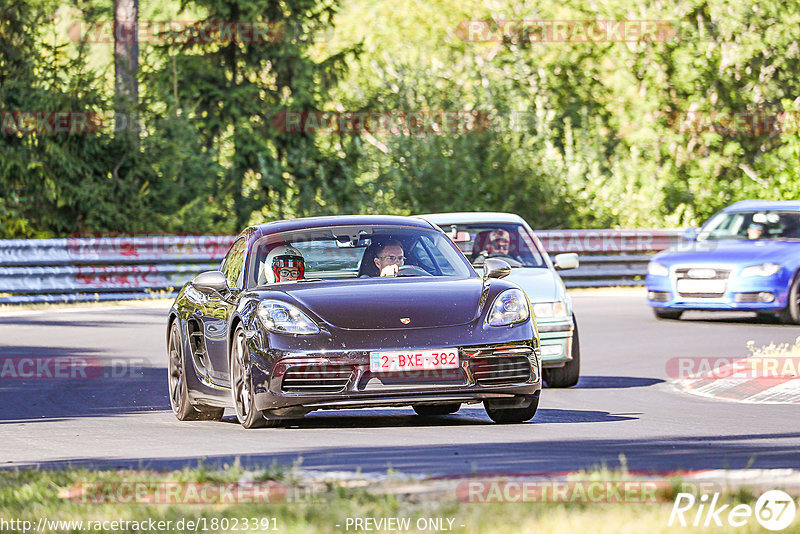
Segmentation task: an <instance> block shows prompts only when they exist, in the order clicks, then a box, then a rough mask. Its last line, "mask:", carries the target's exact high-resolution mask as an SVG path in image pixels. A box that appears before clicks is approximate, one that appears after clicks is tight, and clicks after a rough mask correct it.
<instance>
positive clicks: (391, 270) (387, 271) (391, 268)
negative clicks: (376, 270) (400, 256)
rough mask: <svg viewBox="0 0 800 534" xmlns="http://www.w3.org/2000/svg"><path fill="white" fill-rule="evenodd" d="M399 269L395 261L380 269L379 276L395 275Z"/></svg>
mask: <svg viewBox="0 0 800 534" xmlns="http://www.w3.org/2000/svg"><path fill="white" fill-rule="evenodd" d="M399 270H400V267H399V266H398V265H397V264H396V263H392V264H391V265H387V266H386V267H384V268H383V269H381V276H397V272H398V271H399Z"/></svg>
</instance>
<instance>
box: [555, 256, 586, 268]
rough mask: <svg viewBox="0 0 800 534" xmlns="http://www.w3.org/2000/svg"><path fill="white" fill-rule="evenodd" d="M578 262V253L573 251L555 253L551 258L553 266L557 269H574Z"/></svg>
mask: <svg viewBox="0 0 800 534" xmlns="http://www.w3.org/2000/svg"><path fill="white" fill-rule="evenodd" d="M579 264H580V262H579V261H578V255H577V254H575V253H574V252H568V253H566V254H556V256H555V258H553V266H554V267H555V268H556V269H558V270H564V269H575V268H577V267H578V265H579Z"/></svg>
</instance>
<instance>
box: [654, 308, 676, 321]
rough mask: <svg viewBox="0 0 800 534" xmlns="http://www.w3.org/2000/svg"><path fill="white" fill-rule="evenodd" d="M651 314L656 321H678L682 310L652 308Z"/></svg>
mask: <svg viewBox="0 0 800 534" xmlns="http://www.w3.org/2000/svg"><path fill="white" fill-rule="evenodd" d="M653 313H654V314H655V316H656V319H672V320H678V319H680V318H681V315H683V310H665V309H659V308H653Z"/></svg>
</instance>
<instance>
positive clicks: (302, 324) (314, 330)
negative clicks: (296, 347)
mask: <svg viewBox="0 0 800 534" xmlns="http://www.w3.org/2000/svg"><path fill="white" fill-rule="evenodd" d="M257 314H258V318H259V319H261V324H263V325H264V328H266V329H267V330H269V331H270V332H274V333H276V334H318V333H319V327H318V326H317V325H316V323H314V321H312V320H311V318H310V317H309V316H308V315H306V314H305V313H303V312H302V311H300V310H299V309H297V307H295V306H292V305H291V304H287V303H285V302H281V301H279V300H265V301H263V302H262V303H261V304H259V305H258V312H257Z"/></svg>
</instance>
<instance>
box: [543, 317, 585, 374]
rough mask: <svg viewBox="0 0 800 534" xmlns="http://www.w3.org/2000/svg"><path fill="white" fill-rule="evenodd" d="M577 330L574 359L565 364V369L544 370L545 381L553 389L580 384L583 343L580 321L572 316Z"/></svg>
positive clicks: (575, 333) (573, 342)
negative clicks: (580, 334) (579, 333)
mask: <svg viewBox="0 0 800 534" xmlns="http://www.w3.org/2000/svg"><path fill="white" fill-rule="evenodd" d="M572 322H573V323H574V324H575V330H573V332H572V350H571V352H570V354H571V355H572V359H571V360H570V361H568V362H566V363H565V364H564V366H563V367H553V368H550V369H542V375H544V376H543V378H544V381H545V382H546V383H547V385H548V386H549V387H551V388H571V387H572V386H574V385H575V384H577V383H578V379H580V377H581V343H580V339H579V337H578V321H577V320H575V316H574V315H573V316H572Z"/></svg>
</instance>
